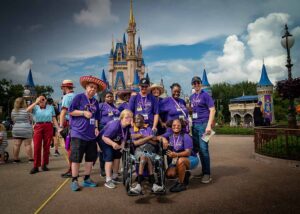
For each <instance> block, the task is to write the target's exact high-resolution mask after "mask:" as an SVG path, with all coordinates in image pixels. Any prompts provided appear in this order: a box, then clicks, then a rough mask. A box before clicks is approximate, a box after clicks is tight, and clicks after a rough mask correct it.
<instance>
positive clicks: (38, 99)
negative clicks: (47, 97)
mask: <svg viewBox="0 0 300 214" xmlns="http://www.w3.org/2000/svg"><path fill="white" fill-rule="evenodd" d="M40 99H41V97H38V98H36V100H35V102H34V103H32V104H31V105H30V106H28V107H27V109H26V111H27V112H32V109H33V108H34V106H36V105H37V104H39V102H40Z"/></svg>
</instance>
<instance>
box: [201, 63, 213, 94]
mask: <svg viewBox="0 0 300 214" xmlns="http://www.w3.org/2000/svg"><path fill="white" fill-rule="evenodd" d="M202 89H203V90H204V91H206V92H207V93H208V94H209V95H210V96H212V91H211V87H210V84H209V82H208V79H207V75H206V70H205V69H204V71H203V76H202Z"/></svg>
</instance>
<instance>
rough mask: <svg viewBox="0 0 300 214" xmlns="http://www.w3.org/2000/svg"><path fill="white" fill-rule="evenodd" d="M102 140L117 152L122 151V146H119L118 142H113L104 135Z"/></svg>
mask: <svg viewBox="0 0 300 214" xmlns="http://www.w3.org/2000/svg"><path fill="white" fill-rule="evenodd" d="M102 140H103V141H104V143H106V144H107V145H109V146H111V147H113V148H114V149H115V150H117V149H121V146H120V145H118V144H117V143H116V142H114V141H112V140H111V139H110V138H108V137H105V136H104V135H103V136H102Z"/></svg>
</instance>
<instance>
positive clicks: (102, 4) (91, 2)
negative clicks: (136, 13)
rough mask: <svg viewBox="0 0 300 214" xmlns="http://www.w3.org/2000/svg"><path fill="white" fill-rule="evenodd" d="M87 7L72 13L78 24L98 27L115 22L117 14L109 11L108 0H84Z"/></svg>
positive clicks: (109, 3)
mask: <svg viewBox="0 0 300 214" xmlns="http://www.w3.org/2000/svg"><path fill="white" fill-rule="evenodd" d="M86 4H87V8H86V9H82V10H81V11H80V13H77V14H75V15H74V20H75V22H76V23H78V24H83V25H86V26H92V27H98V26H102V25H105V24H107V23H114V22H117V21H118V20H119V19H118V17H117V16H115V15H113V14H112V13H111V1H110V0H86Z"/></svg>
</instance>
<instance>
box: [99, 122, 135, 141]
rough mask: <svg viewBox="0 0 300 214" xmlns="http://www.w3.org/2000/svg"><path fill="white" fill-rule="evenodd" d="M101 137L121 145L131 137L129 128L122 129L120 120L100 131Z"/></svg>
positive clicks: (110, 123)
mask: <svg viewBox="0 0 300 214" xmlns="http://www.w3.org/2000/svg"><path fill="white" fill-rule="evenodd" d="M100 136H101V137H102V136H105V137H108V138H109V139H111V140H112V141H114V142H116V143H118V144H121V143H122V141H123V140H125V141H126V140H128V139H129V137H130V134H129V126H128V127H126V128H122V126H121V121H120V120H113V121H110V122H108V123H107V124H106V125H105V126H104V128H103V129H102V130H101V131H100Z"/></svg>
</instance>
